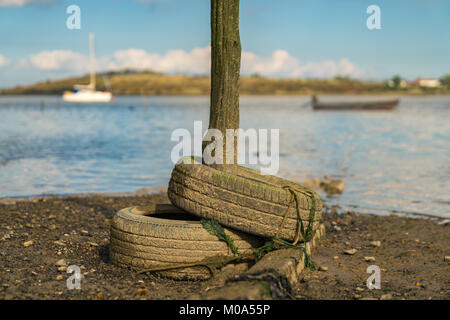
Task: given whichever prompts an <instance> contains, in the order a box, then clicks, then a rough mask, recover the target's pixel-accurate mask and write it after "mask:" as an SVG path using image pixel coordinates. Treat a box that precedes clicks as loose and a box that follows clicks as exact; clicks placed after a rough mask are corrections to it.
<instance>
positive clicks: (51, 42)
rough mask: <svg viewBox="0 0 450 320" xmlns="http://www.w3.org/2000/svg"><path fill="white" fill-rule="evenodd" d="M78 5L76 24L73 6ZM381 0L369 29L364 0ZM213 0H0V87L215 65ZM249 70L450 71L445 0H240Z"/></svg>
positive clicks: (373, 75)
mask: <svg viewBox="0 0 450 320" xmlns="http://www.w3.org/2000/svg"><path fill="white" fill-rule="evenodd" d="M72 4H76V5H78V6H79V7H80V9H81V29H80V30H69V29H67V27H66V19H67V17H68V16H69V14H67V13H66V8H67V7H68V6H69V5H72ZM372 4H376V5H378V6H379V7H380V9H381V29H380V30H368V28H367V27H366V19H367V18H368V16H369V14H367V13H366V9H367V7H368V6H369V5H372ZM209 10H210V1H209V0H95V1H92V0H90V1H89V0H80V1H76V0H70V1H63V0H0V43H1V44H0V87H10V86H14V85H17V84H27V83H32V82H35V81H39V80H46V79H54V78H59V77H65V76H71V75H78V74H83V73H85V72H87V67H88V64H87V55H88V33H89V32H94V33H95V37H96V43H95V47H96V57H97V69H99V70H108V69H121V68H126V67H129V68H137V69H139V68H141V69H145V68H149V69H156V70H158V71H162V72H168V73H201V74H205V73H208V70H209V47H208V46H209V43H210V26H209V14H210V12H209ZM240 32H241V42H242V49H243V59H242V60H243V62H242V73H243V74H250V73H255V72H257V73H260V74H263V75H266V76H273V77H314V78H328V77H332V76H335V75H337V74H343V75H349V76H352V77H355V78H362V79H386V78H390V77H392V76H393V75H394V74H400V75H402V76H404V77H405V78H408V79H414V78H416V77H418V76H421V77H440V76H442V75H443V74H446V73H450V1H448V0H388V1H382V0H371V1H365V0H241V5H240Z"/></svg>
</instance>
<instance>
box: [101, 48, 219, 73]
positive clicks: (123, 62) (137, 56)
mask: <svg viewBox="0 0 450 320" xmlns="http://www.w3.org/2000/svg"><path fill="white" fill-rule="evenodd" d="M210 52H211V48H210V47H209V46H208V47H204V48H195V49H193V50H191V51H190V52H186V51H184V50H170V51H168V52H167V53H166V54H165V55H159V54H156V53H147V52H146V51H145V50H142V49H128V50H121V51H117V52H116V53H115V54H114V56H113V58H112V60H111V62H110V63H109V65H108V66H107V68H108V69H113V70H114V69H124V68H130V69H138V70H139V69H151V70H155V71H161V72H188V73H207V72H209V68H210V64H211V63H210Z"/></svg>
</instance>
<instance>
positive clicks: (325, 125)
mask: <svg viewBox="0 0 450 320" xmlns="http://www.w3.org/2000/svg"><path fill="white" fill-rule="evenodd" d="M361 98H364V97H355V96H347V97H326V98H324V99H326V100H357V99H361ZM308 99H309V98H308V97H241V102H240V105H241V127H242V128H244V129H248V128H256V129H258V128H264V129H271V128H275V129H277V128H278V129H280V169H279V172H278V175H280V176H282V177H285V178H290V179H296V180H299V181H303V180H305V179H308V178H312V177H323V176H324V175H330V176H331V177H334V178H338V179H343V180H345V181H346V183H347V185H346V189H345V192H344V193H343V194H342V195H338V196H331V197H326V196H325V195H323V197H324V199H325V201H326V202H327V203H328V204H339V205H341V206H342V207H344V208H351V209H355V210H359V211H361V212H367V213H375V214H387V213H389V212H392V211H397V212H405V213H418V214H429V215H435V216H441V217H450V97H403V98H402V99H401V102H400V104H399V106H398V108H397V110H395V111H379V112H378V111H377V112H351V111H348V112H328V111H321V112H317V111H316V112H315V111H313V110H311V108H308V107H305V106H304V105H305V103H306V102H307V101H308ZM208 117H209V98H208V97H164V96H156V97H145V98H142V97H117V100H116V101H115V102H113V103H110V104H98V105H96V104H85V105H77V104H68V103H63V102H62V101H61V98H60V97H56V96H27V97H22V96H16V97H8V96H0V198H1V197H28V196H36V195H42V194H73V193H87V192H121V191H135V190H136V189H139V188H142V187H152V186H161V185H167V183H168V181H169V177H170V172H171V169H172V167H173V163H172V161H171V158H170V154H171V151H172V148H173V147H174V146H175V145H176V142H174V141H171V139H170V137H171V134H172V131H173V130H174V129H177V128H186V129H188V130H189V131H191V132H193V123H194V121H195V120H202V121H204V122H203V123H204V128H205V127H206V126H207V123H208V122H207V120H208Z"/></svg>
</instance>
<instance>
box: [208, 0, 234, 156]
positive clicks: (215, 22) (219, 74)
mask: <svg viewBox="0 0 450 320" xmlns="http://www.w3.org/2000/svg"><path fill="white" fill-rule="evenodd" d="M240 69H241V40H240V37H239V0H211V105H210V115H209V128H210V129H218V130H220V131H221V132H222V135H223V137H224V140H223V141H222V146H217V148H220V147H222V150H223V151H224V152H223V159H224V160H223V161H224V162H223V163H226V162H225V159H226V154H227V152H226V148H225V145H226V141H227V137H226V129H238V128H239V78H240ZM230 139H231V137H230ZM232 139H233V144H234V147H233V150H231V152H232V154H230V155H229V157H230V156H231V157H232V158H229V159H233V160H234V161H233V163H234V164H236V163H237V137H233V138H232Z"/></svg>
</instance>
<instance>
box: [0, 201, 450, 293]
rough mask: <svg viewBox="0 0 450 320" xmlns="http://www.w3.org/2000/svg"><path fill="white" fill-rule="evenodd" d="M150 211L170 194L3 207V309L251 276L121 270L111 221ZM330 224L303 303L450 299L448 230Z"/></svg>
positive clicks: (336, 218)
mask: <svg viewBox="0 0 450 320" xmlns="http://www.w3.org/2000/svg"><path fill="white" fill-rule="evenodd" d="M152 202H154V203H169V201H168V199H167V196H166V195H165V194H164V193H160V194H152V195H133V196H131V195H128V196H111V195H89V196H71V197H64V198H62V197H56V196H53V197H46V198H36V199H28V200H11V199H4V200H0V299H186V298H188V297H190V296H191V295H192V294H197V293H199V292H202V291H205V290H209V289H210V288H212V287H214V286H220V285H222V284H223V282H224V279H225V278H226V277H229V276H232V275H233V274H235V273H237V272H242V271H243V270H245V266H243V265H242V264H240V265H236V266H228V267H225V270H224V271H223V272H222V273H219V275H218V276H217V277H216V278H214V279H212V280H210V281H205V282H180V281H173V280H168V279H163V278H158V277H156V276H153V275H147V274H136V273H135V272H133V271H130V270H127V269H122V268H118V267H116V266H114V265H113V264H112V263H111V262H110V261H109V258H108V251H109V226H110V220H111V217H112V215H113V214H114V212H116V211H118V210H119V209H122V208H124V207H128V206H132V205H148V204H149V203H152ZM323 220H324V222H325V225H326V229H327V239H326V240H324V241H323V242H322V244H321V246H320V247H319V248H318V249H317V250H316V251H315V252H314V253H313V255H312V259H313V261H314V263H315V265H316V266H317V267H318V268H319V267H320V270H317V271H310V270H306V271H305V272H304V274H303V278H302V280H301V281H300V283H299V284H298V286H297V287H296V288H294V292H295V296H296V297H297V298H298V299H367V298H369V299H370V298H376V299H380V298H382V299H429V298H431V299H449V298H450V276H449V271H450V270H449V262H448V261H446V260H445V259H446V258H445V256H449V255H450V249H449V243H450V232H449V227H450V226H449V224H445V223H442V221H441V220H437V219H435V220H430V219H417V218H414V219H413V218H405V217H397V216H372V215H359V214H357V213H352V212H349V213H339V209H338V208H325V214H324V218H323ZM439 222H441V223H440V224H439ZM373 241H379V243H378V242H375V243H374V242H373ZM351 249H355V250H356V252H355V253H354V254H346V253H344V251H346V250H351ZM348 252H349V253H351V252H352V251H348ZM369 257H371V258H370V259H369ZM372 258H374V259H375V261H366V260H373V259H372ZM447 259H448V258H447ZM372 264H374V265H378V266H379V267H380V268H381V289H380V290H368V289H367V287H366V279H367V278H368V277H369V274H367V273H366V268H367V266H369V265H372ZM68 265H77V266H79V267H80V269H81V272H82V274H83V278H82V282H81V289H80V290H68V289H67V286H66V280H67V278H68V277H69V276H70V275H69V274H67V273H66V267H67V266H68ZM233 268H234V269H233ZM223 274H226V277H224V276H223Z"/></svg>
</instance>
